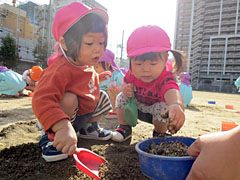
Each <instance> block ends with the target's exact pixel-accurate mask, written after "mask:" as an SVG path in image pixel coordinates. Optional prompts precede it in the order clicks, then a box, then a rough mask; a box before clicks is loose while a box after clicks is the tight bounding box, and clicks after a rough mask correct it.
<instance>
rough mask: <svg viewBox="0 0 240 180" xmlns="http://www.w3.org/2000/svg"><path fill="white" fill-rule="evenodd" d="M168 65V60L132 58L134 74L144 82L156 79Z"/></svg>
mask: <svg viewBox="0 0 240 180" xmlns="http://www.w3.org/2000/svg"><path fill="white" fill-rule="evenodd" d="M165 66H166V61H165V60H162V59H160V57H159V58H157V59H156V60H148V59H147V60H145V61H142V60H135V58H132V60H131V71H132V73H133V74H134V76H135V77H136V78H138V79H140V80H141V81H143V82H146V83H149V82H152V81H154V80H156V79H157V78H158V77H159V76H160V74H161V73H162V71H163V69H164V68H165Z"/></svg>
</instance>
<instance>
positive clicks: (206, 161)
mask: <svg viewBox="0 0 240 180" xmlns="http://www.w3.org/2000/svg"><path fill="white" fill-rule="evenodd" d="M239 139H240V127H238V128H234V129H233V130H230V131H226V132H219V133H212V134H208V135H203V136H200V137H198V138H197V140H196V141H195V142H194V143H193V144H192V145H191V146H190V147H189V148H188V154H189V155H191V156H197V159H196V160H195V162H194V163H193V166H192V169H191V171H190V173H189V175H188V177H187V179H186V180H214V179H216V180H219V179H222V180H230V179H231V180H238V179H240V171H239V169H240V142H239Z"/></svg>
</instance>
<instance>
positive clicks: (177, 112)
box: [168, 104, 185, 134]
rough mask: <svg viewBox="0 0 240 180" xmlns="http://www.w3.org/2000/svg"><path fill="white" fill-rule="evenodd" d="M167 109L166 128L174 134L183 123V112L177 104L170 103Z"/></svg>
mask: <svg viewBox="0 0 240 180" xmlns="http://www.w3.org/2000/svg"><path fill="white" fill-rule="evenodd" d="M168 110H169V121H170V122H169V126H168V130H169V131H170V132H171V133H172V134H174V133H176V132H177V131H178V130H179V129H180V128H181V127H182V126H183V124H184V121H185V114H184V111H183V109H182V107H181V106H180V105H179V104H171V105H169V106H168Z"/></svg>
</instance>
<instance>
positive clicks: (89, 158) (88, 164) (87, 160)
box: [48, 134, 106, 180]
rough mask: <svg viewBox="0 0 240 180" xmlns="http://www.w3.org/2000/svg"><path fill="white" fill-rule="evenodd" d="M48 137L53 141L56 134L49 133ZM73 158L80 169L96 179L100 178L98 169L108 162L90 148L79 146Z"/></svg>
mask: <svg viewBox="0 0 240 180" xmlns="http://www.w3.org/2000/svg"><path fill="white" fill-rule="evenodd" d="M48 138H49V139H50V140H51V141H53V140H54V134H48ZM73 158H74V160H75V162H76V165H77V167H78V169H79V170H81V171H82V172H84V173H85V174H87V175H89V176H91V177H92V178H94V179H96V180H100V178H99V175H98V173H99V170H98V169H99V166H100V165H101V164H103V163H105V162H106V161H105V160H104V159H103V158H102V157H100V156H99V155H97V154H96V153H94V152H92V151H90V150H89V149H85V148H77V150H76V152H75V153H73Z"/></svg>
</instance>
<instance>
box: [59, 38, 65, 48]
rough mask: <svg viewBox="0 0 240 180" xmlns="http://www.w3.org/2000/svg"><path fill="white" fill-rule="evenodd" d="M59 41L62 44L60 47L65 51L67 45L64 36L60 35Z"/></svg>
mask: <svg viewBox="0 0 240 180" xmlns="http://www.w3.org/2000/svg"><path fill="white" fill-rule="evenodd" d="M59 43H60V44H61V45H62V48H63V49H64V50H65V51H67V46H66V44H65V40H64V37H62V36H61V37H60V39H59Z"/></svg>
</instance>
